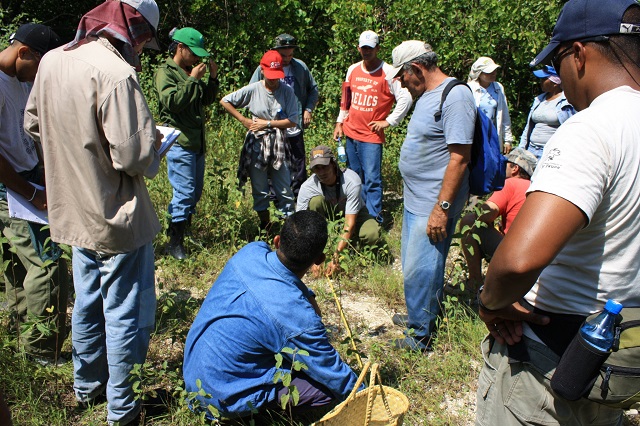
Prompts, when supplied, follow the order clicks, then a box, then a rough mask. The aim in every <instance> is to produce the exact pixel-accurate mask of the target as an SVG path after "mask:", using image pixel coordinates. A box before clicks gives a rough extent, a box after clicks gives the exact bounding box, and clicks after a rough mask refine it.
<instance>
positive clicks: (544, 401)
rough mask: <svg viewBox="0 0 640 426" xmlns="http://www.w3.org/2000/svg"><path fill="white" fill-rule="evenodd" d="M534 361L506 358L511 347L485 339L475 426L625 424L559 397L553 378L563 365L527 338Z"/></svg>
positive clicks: (583, 402) (603, 409)
mask: <svg viewBox="0 0 640 426" xmlns="http://www.w3.org/2000/svg"><path fill="white" fill-rule="evenodd" d="M523 339H525V344H526V347H527V352H528V354H529V357H530V360H529V361H527V362H521V361H516V360H514V359H511V358H509V357H508V356H507V347H506V346H505V345H500V344H498V343H497V342H495V341H494V339H493V338H492V337H491V336H487V337H486V338H485V339H484V340H483V342H482V345H481V348H482V355H483V358H484V366H483V367H482V371H481V372H480V379H479V380H478V399H477V413H476V425H478V426H496V425H500V426H512V425H513V426H515V425H558V426H586V425H599V426H604V425H607V426H613V425H621V424H622V410H621V409H615V408H610V407H607V406H605V405H601V404H598V403H595V402H591V401H589V400H587V399H584V398H582V399H579V400H578V401H568V400H566V399H564V398H561V397H559V396H556V395H555V394H554V393H553V391H552V390H551V387H550V380H551V376H553V373H554V372H555V368H556V366H557V365H558V361H559V360H560V359H559V357H558V355H556V354H555V353H554V352H553V351H552V350H551V349H549V348H548V347H547V346H545V345H543V344H541V343H538V342H536V341H534V340H531V339H529V338H527V337H523Z"/></svg>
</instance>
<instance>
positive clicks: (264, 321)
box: [184, 210, 357, 424]
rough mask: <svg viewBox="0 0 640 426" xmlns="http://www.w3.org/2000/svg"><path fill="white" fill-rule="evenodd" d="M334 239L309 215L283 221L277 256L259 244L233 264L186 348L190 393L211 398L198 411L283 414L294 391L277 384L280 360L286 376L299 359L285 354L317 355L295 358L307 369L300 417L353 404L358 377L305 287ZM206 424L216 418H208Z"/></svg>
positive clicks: (301, 380)
mask: <svg viewBox="0 0 640 426" xmlns="http://www.w3.org/2000/svg"><path fill="white" fill-rule="evenodd" d="M327 238H328V233H327V222H326V220H325V219H324V218H323V217H322V215H321V214H319V213H317V212H314V211H309V210H303V211H299V212H296V213H294V214H293V215H291V216H290V217H289V218H288V219H287V220H286V221H285V222H284V225H283V227H282V231H281V233H280V235H277V236H276V237H274V239H273V244H274V246H275V248H276V250H275V251H272V250H271V248H270V247H269V246H268V245H267V244H266V243H264V242H253V243H249V244H248V245H246V246H245V247H244V248H242V249H241V250H240V251H239V252H238V253H236V254H235V255H234V256H233V257H232V258H231V260H229V261H228V262H227V264H226V265H225V267H224V269H223V270H222V272H221V273H220V275H219V277H218V279H217V280H216V282H215V283H214V285H213V286H212V287H211V290H210V291H209V294H208V295H207V297H206V298H205V300H204V303H203V304H202V307H201V308H200V311H199V312H198V315H197V316H196V319H195V320H194V322H193V325H192V326H191V329H190V330H189V334H188V335H187V341H186V344H185V350H184V381H185V387H186V389H187V391H188V392H198V391H199V389H198V386H196V381H197V380H200V381H201V387H202V389H203V390H204V391H205V392H206V393H207V394H209V396H203V395H200V394H198V395H197V396H196V401H195V404H198V406H195V407H193V409H194V410H195V411H201V410H202V409H204V410H206V407H207V406H208V405H209V404H211V405H213V406H214V407H215V408H216V409H217V410H218V411H219V412H220V415H221V416H222V417H227V418H233V417H243V416H249V415H251V407H253V408H256V409H258V410H263V411H264V410H265V409H271V410H279V408H278V407H279V403H280V398H281V397H282V396H283V395H285V394H287V392H288V389H287V388H286V387H285V386H284V385H283V384H282V382H278V383H274V382H273V379H274V376H275V374H276V372H277V371H278V369H277V368H276V366H275V363H276V361H275V358H274V356H275V355H276V354H280V353H282V355H283V357H284V358H285V361H284V365H283V367H282V369H284V370H289V369H290V368H291V362H292V357H291V355H290V354H286V353H283V352H282V351H283V349H284V348H291V349H300V350H305V351H307V352H308V353H309V354H310V355H309V356H303V355H298V356H297V357H296V360H297V361H300V362H302V363H304V364H305V365H306V366H307V368H308V369H307V370H303V371H300V372H294V373H293V380H292V381H291V385H294V386H296V388H297V389H298V391H299V392H300V401H299V403H298V405H297V406H296V407H294V412H295V411H299V410H306V409H309V408H314V407H323V406H325V407H326V406H327V405H328V404H331V403H332V402H334V401H337V400H343V399H344V398H346V397H347V395H348V394H349V392H350V391H351V390H352V389H353V387H354V386H355V383H356V381H357V377H356V375H355V374H354V373H353V371H351V368H350V367H349V366H348V365H347V364H345V363H344V362H343V361H342V360H341V359H340V355H339V354H338V352H337V351H336V350H335V349H334V348H333V346H331V343H329V339H328V337H327V333H326V326H325V325H324V324H323V323H322V319H321V317H320V309H319V307H318V305H317V303H316V300H315V295H314V293H313V292H312V291H311V290H310V289H309V288H308V287H307V286H306V285H305V284H304V283H303V282H302V278H303V277H304V275H305V273H306V272H307V271H308V270H309V269H311V266H312V265H319V264H322V263H323V262H324V260H325V255H324V248H325V245H326V244H327ZM207 417H208V418H210V419H211V418H213V417H212V415H211V413H209V412H208V411H207ZM257 424H266V423H257Z"/></svg>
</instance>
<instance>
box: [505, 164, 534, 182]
mask: <svg viewBox="0 0 640 426" xmlns="http://www.w3.org/2000/svg"><path fill="white" fill-rule="evenodd" d="M507 163H511V164H513V165H514V166H518V176H519V177H521V178H522V179H526V180H531V175H529V173H527V172H525V171H524V169H523V168H522V167H520V165H519V164H517V163H514V162H513V161H507Z"/></svg>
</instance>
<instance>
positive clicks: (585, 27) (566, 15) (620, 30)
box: [529, 0, 640, 67]
mask: <svg viewBox="0 0 640 426" xmlns="http://www.w3.org/2000/svg"><path fill="white" fill-rule="evenodd" d="M633 5H638V2H637V1H636V0H569V1H568V2H567V3H566V4H565V5H564V7H563V8H562V11H561V12H560V15H559V16H558V21H557V22H556V26H555V27H554V28H553V35H552V36H551V42H550V43H549V44H548V45H547V47H545V48H544V49H543V50H542V52H540V53H539V54H538V56H536V57H535V58H534V59H533V61H531V63H530V64H529V66H531V67H535V66H537V65H546V64H548V63H549V62H550V61H551V58H552V56H553V52H554V51H555V50H556V48H557V47H558V46H559V45H560V44H561V43H564V42H566V41H572V40H578V41H579V40H584V39H587V38H591V37H597V36H607V35H616V34H627V35H636V36H638V35H640V26H639V25H636V24H630V23H624V22H622V16H623V15H624V13H625V12H626V11H627V9H629V7H631V6H633Z"/></svg>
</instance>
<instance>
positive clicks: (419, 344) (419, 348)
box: [389, 336, 433, 353]
mask: <svg viewBox="0 0 640 426" xmlns="http://www.w3.org/2000/svg"><path fill="white" fill-rule="evenodd" d="M429 340H430V339H427V342H429ZM389 343H390V344H391V345H393V346H394V347H395V348H398V349H404V350H408V351H413V352H422V353H429V352H433V346H431V342H429V343H427V344H425V343H424V339H420V340H418V339H415V338H413V337H411V336H407V337H404V338H400V339H393V340H391V341H390V342H389Z"/></svg>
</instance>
